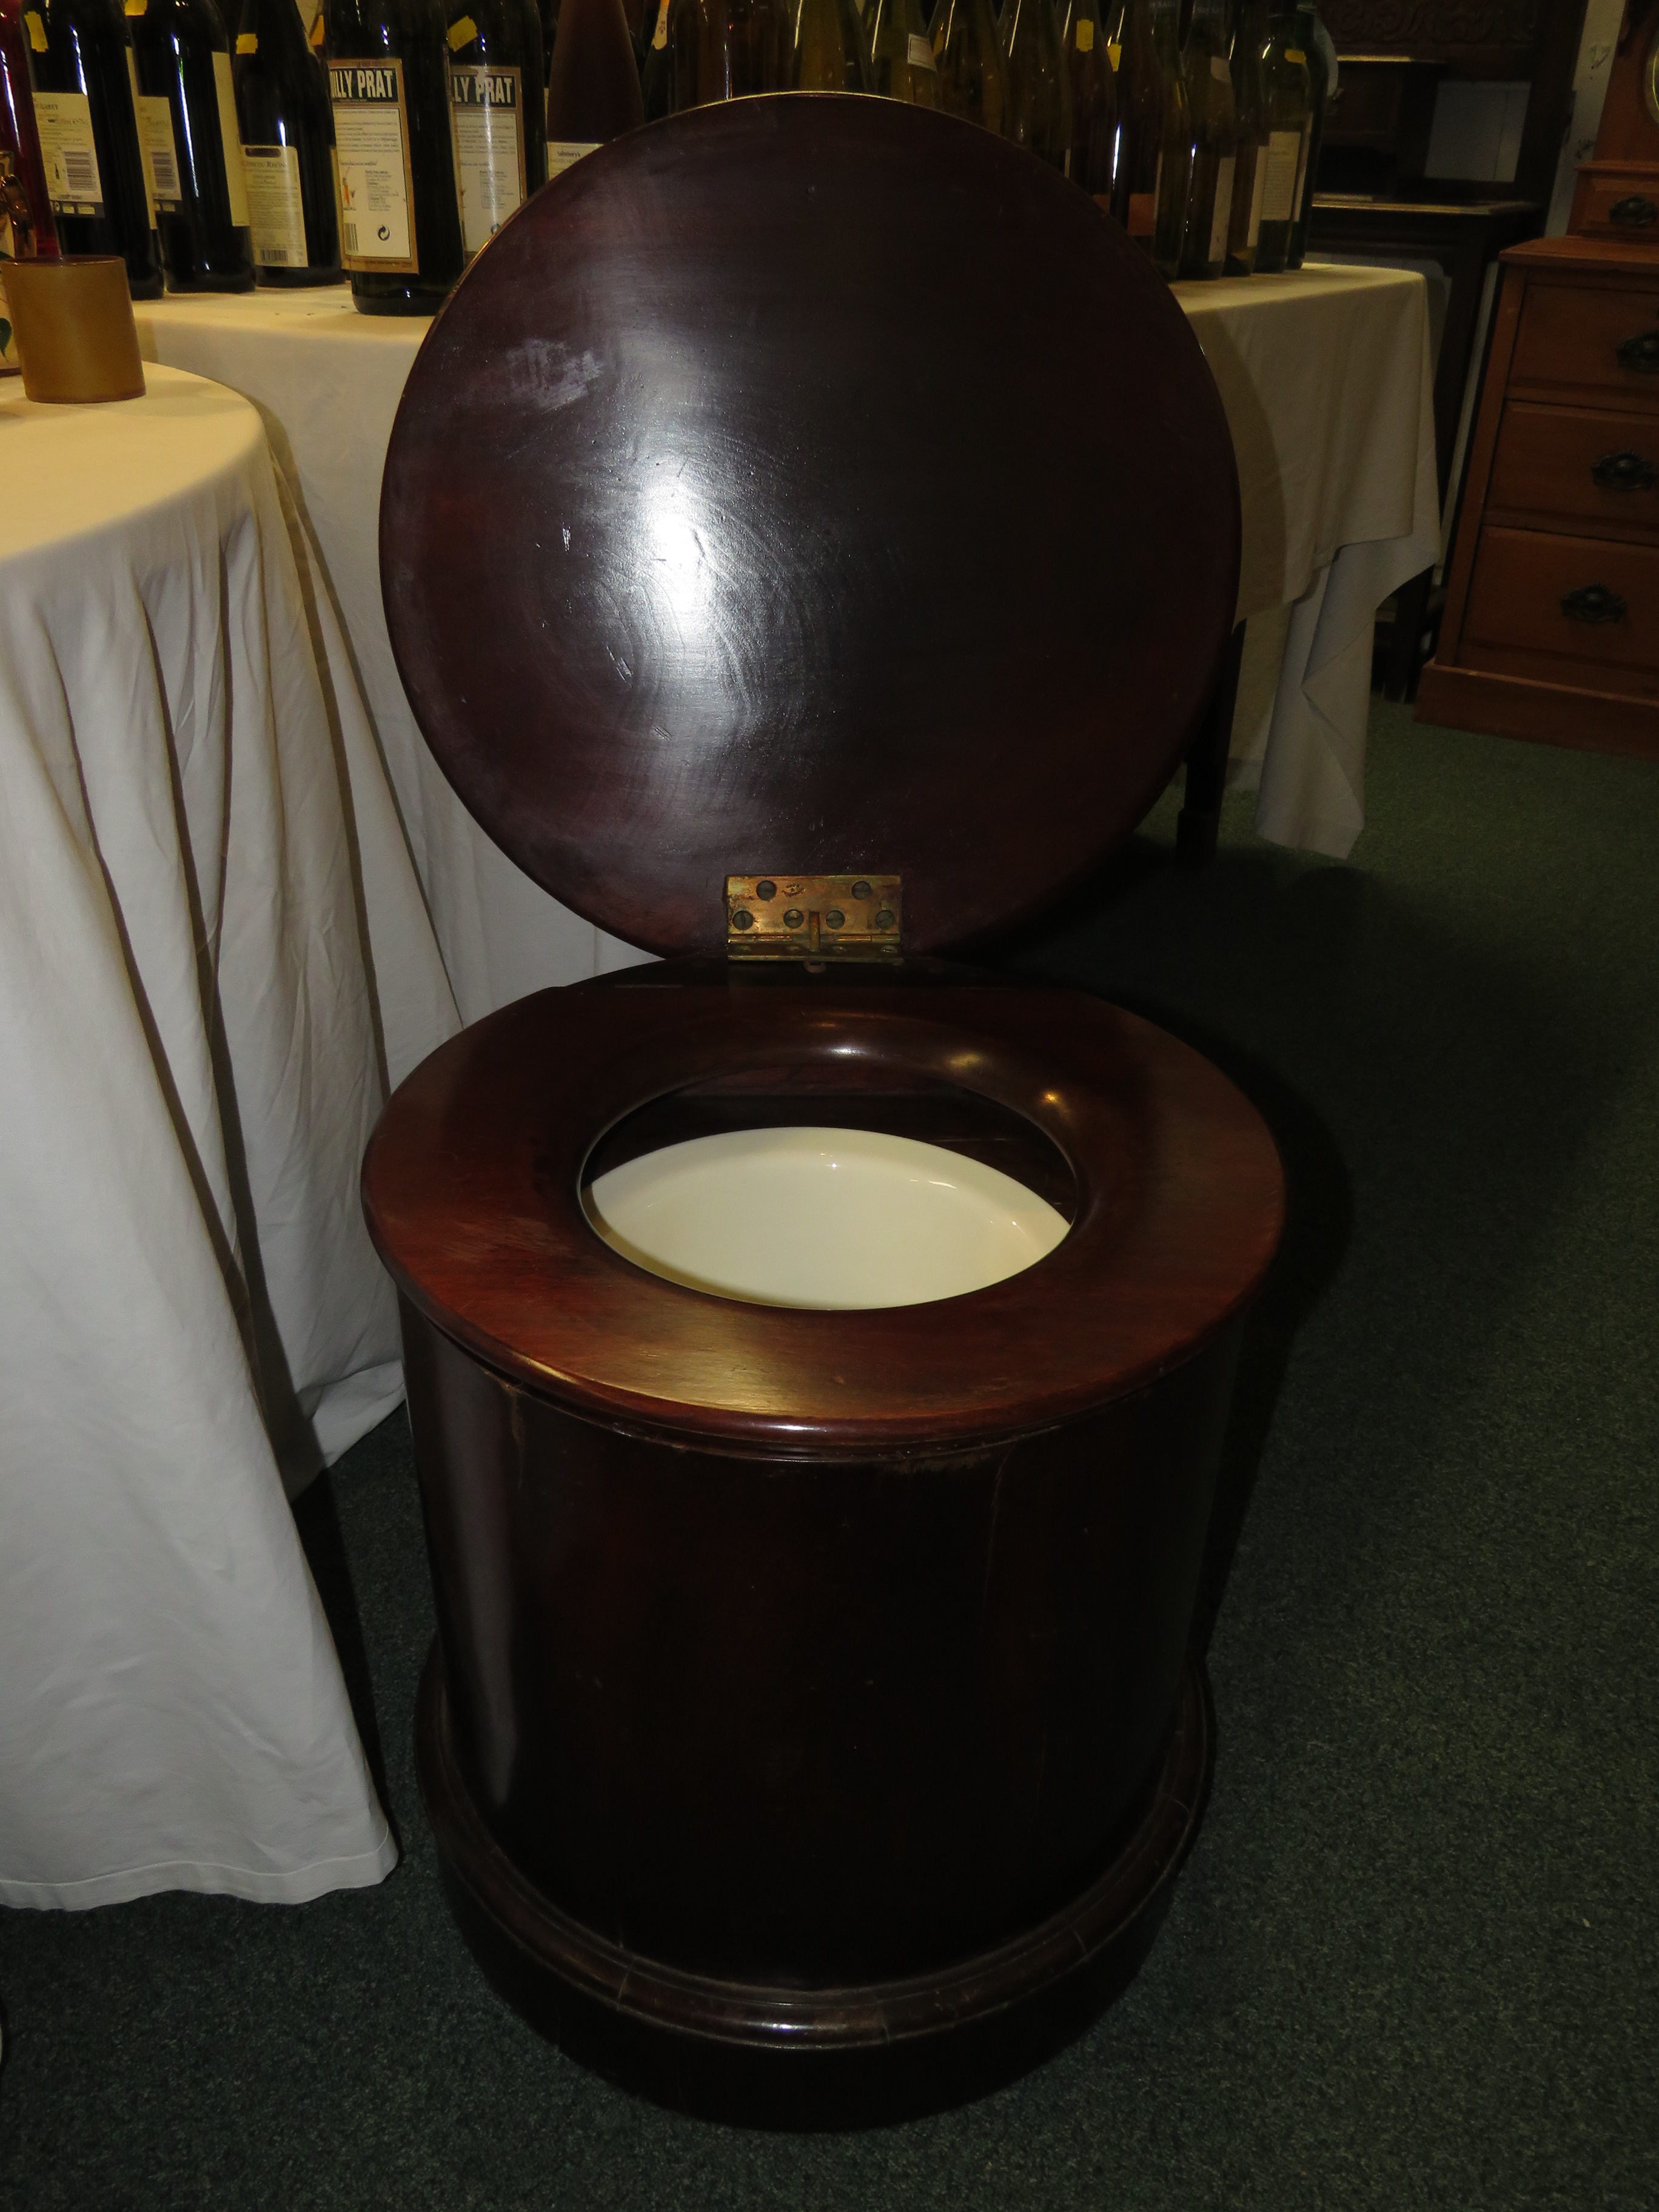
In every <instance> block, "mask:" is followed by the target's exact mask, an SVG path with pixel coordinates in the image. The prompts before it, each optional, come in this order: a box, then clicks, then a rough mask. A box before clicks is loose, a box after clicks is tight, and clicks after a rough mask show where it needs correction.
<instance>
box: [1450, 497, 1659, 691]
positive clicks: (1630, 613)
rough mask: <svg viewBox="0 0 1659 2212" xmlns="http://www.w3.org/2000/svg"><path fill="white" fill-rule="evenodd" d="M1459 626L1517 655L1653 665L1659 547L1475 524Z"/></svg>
mask: <svg viewBox="0 0 1659 2212" xmlns="http://www.w3.org/2000/svg"><path fill="white" fill-rule="evenodd" d="M1464 633H1465V635H1467V636H1468V638H1469V639H1470V640H1471V641H1474V642H1476V643H1479V644H1484V645H1494V646H1506V647H1510V648H1512V649H1516V650H1519V651H1522V652H1526V653H1549V654H1551V655H1553V656H1557V657H1559V656H1565V657H1567V658H1570V659H1576V660H1580V661H1588V662H1591V663H1600V664H1602V665H1607V666H1609V667H1617V668H1623V669H1632V670H1633V669H1645V668H1659V547H1656V546H1649V545H1632V544H1623V545H1620V544H1613V543H1611V542H1610V541H1608V540H1607V539H1597V538H1557V537H1554V536H1553V535H1550V534H1548V533H1547V532H1544V531H1541V530H1498V529H1486V530H1483V531H1482V532H1481V533H1480V547H1479V549H1478V550H1477V551H1476V554H1475V556H1474V580H1473V581H1472V582H1471V584H1470V586H1469V605H1468V615H1467V616H1466V617H1465V619H1464ZM1591 688H1594V686H1593V684H1592V686H1591ZM1618 688H1620V690H1622V689H1624V688H1625V687H1624V686H1623V685H1622V684H1621V685H1620V686H1619V687H1618Z"/></svg>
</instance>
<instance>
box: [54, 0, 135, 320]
mask: <svg viewBox="0 0 1659 2212" xmlns="http://www.w3.org/2000/svg"><path fill="white" fill-rule="evenodd" d="M23 31H24V35H25V37H26V38H27V41H28V48H29V70H30V75H31V76H32V77H33V86H34V94H33V104H34V122H35V128H36V130H37V131H38V132H39V134H40V156H41V160H42V161H43V163H44V164H45V168H46V195H47V198H48V199H49V201H50V203H51V206H52V222H53V224H54V226H55V228H56V229H57V233H58V242H59V244H60V245H61V246H62V247H63V250H64V252H65V253H118V254H119V255H120V256H121V258H122V259H123V260H124V261H125V263H126V264H127V284H128V288H129V289H130V290H131V293H132V296H133V298H134V299H135V300H154V299H156V298H158V297H159V296H160V295H161V269H160V266H159V264H158V263H157V260H156V254H155V233H154V228H153V216H152V213H151V208H150V201H149V192H148V191H147V189H146V186H147V185H148V182H149V179H148V178H147V175H146V173H145V165H144V161H143V157H142V155H141V154H140V152H139V144H138V124H137V115H136V112H135V99H136V94H135V92H134V85H133V74H132V51H131V46H129V45H128V42H127V25H126V20H125V17H124V16H123V15H122V13H121V10H120V7H119V4H118V0H26V4H25V6H24V9H23Z"/></svg>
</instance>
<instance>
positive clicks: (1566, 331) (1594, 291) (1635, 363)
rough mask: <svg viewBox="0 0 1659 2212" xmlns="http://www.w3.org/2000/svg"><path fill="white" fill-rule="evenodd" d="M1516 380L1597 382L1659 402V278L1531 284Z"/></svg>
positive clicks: (1517, 346)
mask: <svg viewBox="0 0 1659 2212" xmlns="http://www.w3.org/2000/svg"><path fill="white" fill-rule="evenodd" d="M1510 383H1511V384H1569V385H1580V386H1583V385H1594V386H1598V387H1600V388H1601V389H1602V390H1604V391H1607V392H1620V393H1627V394H1629V395H1630V396H1631V397H1632V398H1637V399H1645V400H1648V401H1650V402H1651V403H1652V404H1654V405H1655V406H1659V283H1646V282H1645V281H1643V282H1638V283H1632V285H1631V286H1630V287H1629V289H1624V288H1622V287H1621V288H1620V289H1616V290H1615V289H1611V288H1609V289H1601V288H1600V287H1598V286H1592V285H1589V284H1528V287H1527V297H1526V301H1525V302H1524V304H1523V305H1522V309H1521V329H1520V331H1519V334H1518V335H1517V337H1516V342H1515V359H1514V361H1513V362H1512V363H1511V365H1510Z"/></svg>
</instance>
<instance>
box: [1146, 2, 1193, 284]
mask: <svg viewBox="0 0 1659 2212" xmlns="http://www.w3.org/2000/svg"><path fill="white" fill-rule="evenodd" d="M1180 15H1181V0H1152V37H1153V40H1154V41H1155V43H1156V45H1157V47H1158V67H1159V69H1160V70H1162V72H1163V76H1164V119H1163V126H1162V131H1161V133H1160V137H1159V142H1158V208H1157V211H1156V213H1155V215H1154V217H1153V222H1152V260H1153V263H1154V264H1155V266H1156V267H1157V269H1158V272H1159V273H1160V275H1162V276H1167V277H1169V278H1170V281H1171V282H1172V283H1173V281H1174V280H1175V278H1176V276H1179V275H1180V273H1181V252H1182V246H1184V245H1185V243H1186V239H1187V198H1188V193H1189V192H1190V191H1191V189H1192V182H1193V122H1192V110H1191V108H1190V107H1189V106H1188V100H1187V84H1186V79H1185V77H1184V76H1183V75H1182V68H1181V33H1180Z"/></svg>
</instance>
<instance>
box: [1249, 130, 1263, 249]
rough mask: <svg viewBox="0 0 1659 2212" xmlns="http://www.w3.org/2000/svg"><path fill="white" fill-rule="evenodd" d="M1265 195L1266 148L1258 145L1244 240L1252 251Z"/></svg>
mask: <svg viewBox="0 0 1659 2212" xmlns="http://www.w3.org/2000/svg"><path fill="white" fill-rule="evenodd" d="M1266 198H1267V148H1266V147H1265V146H1258V147H1257V148H1256V149H1255V185H1253V186H1252V188H1251V191H1250V228H1249V231H1248V232H1247V233H1246V234H1245V240H1244V243H1245V244H1246V246H1249V250H1250V252H1252V253H1254V252H1255V242H1256V240H1257V239H1258V238H1259V237H1260V236H1261V209H1262V204H1263V202H1264V201H1265V200H1266Z"/></svg>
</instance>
